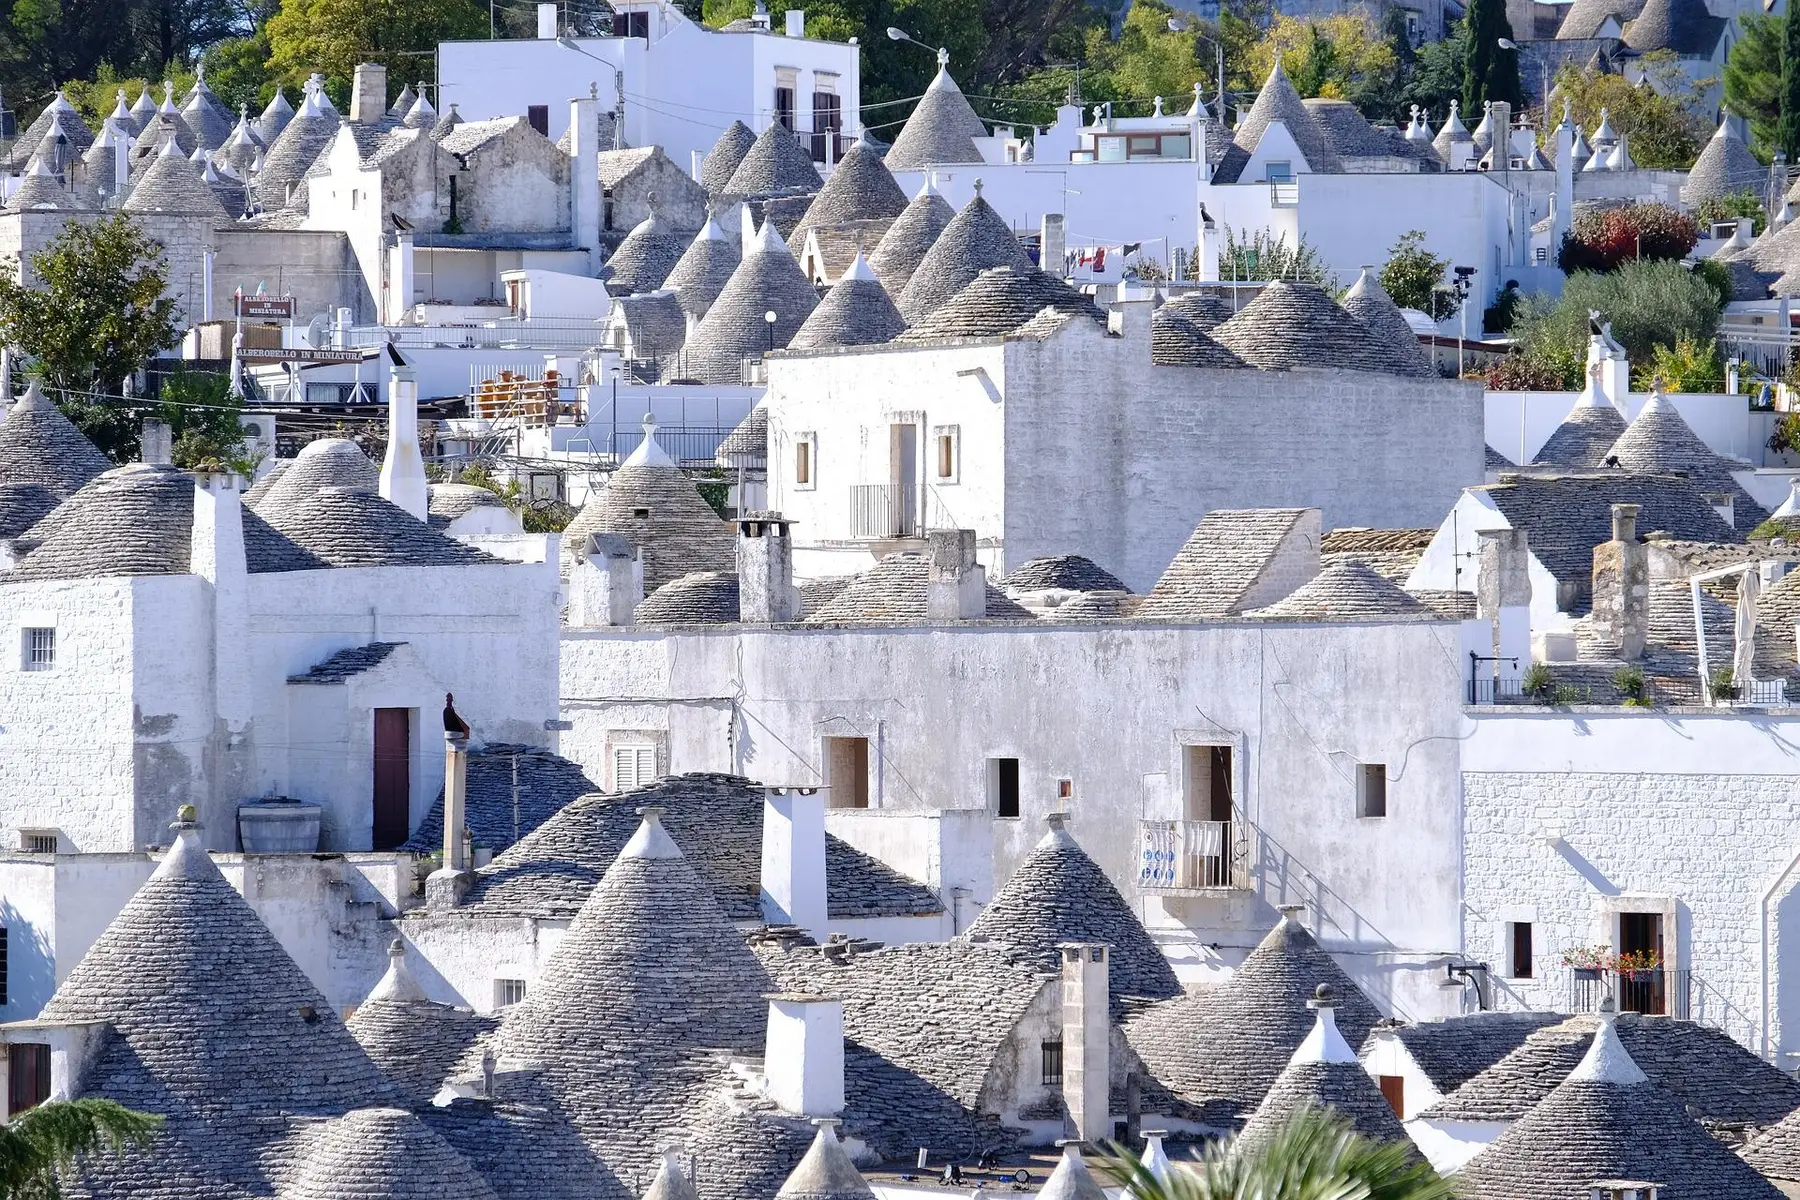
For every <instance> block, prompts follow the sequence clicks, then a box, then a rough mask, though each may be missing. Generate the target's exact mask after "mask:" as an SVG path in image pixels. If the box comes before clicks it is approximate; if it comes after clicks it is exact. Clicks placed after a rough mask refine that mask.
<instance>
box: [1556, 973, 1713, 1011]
mask: <svg viewBox="0 0 1800 1200" xmlns="http://www.w3.org/2000/svg"><path fill="white" fill-rule="evenodd" d="M1692 994H1693V974H1692V972H1690V971H1687V970H1676V969H1675V968H1673V967H1654V968H1651V969H1650V970H1646V971H1618V970H1613V969H1610V968H1603V967H1570V968H1569V1011H1570V1012H1577V1013H1591V1012H1599V1011H1600V1008H1601V1005H1602V1004H1604V1003H1605V1001H1606V1000H1607V999H1608V998H1611V1000H1612V1001H1613V1006H1614V1008H1615V1009H1616V1011H1618V1012H1630V1013H1644V1014H1646V1015H1648V1016H1655V1017H1674V1018H1675V1019H1676V1020H1679V1021H1686V1020H1690V1019H1692V1017H1691V1014H1692V1009H1693V1005H1692Z"/></svg>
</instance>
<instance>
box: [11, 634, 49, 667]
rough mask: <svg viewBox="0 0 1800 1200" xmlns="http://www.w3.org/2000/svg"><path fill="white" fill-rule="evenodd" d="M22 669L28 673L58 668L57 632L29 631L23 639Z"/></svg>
mask: <svg viewBox="0 0 1800 1200" xmlns="http://www.w3.org/2000/svg"><path fill="white" fill-rule="evenodd" d="M22 651H23V653H22V655H21V661H20V664H19V665H20V667H21V669H23V670H26V671H48V670H51V669H52V668H54V667H55V666H56V630H54V629H27V630H26V631H25V635H24V638H23V644H22Z"/></svg>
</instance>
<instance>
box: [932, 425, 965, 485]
mask: <svg viewBox="0 0 1800 1200" xmlns="http://www.w3.org/2000/svg"><path fill="white" fill-rule="evenodd" d="M931 446H932V460H933V462H932V466H933V474H934V475H935V476H936V477H937V482H939V483H956V482H958V481H960V480H961V478H962V429H961V427H960V426H957V425H939V426H936V427H935V428H933V429H932V431H931Z"/></svg>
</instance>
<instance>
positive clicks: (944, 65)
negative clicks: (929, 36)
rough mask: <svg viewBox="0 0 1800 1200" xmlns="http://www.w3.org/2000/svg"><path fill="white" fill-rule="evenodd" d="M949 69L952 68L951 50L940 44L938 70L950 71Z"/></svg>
mask: <svg viewBox="0 0 1800 1200" xmlns="http://www.w3.org/2000/svg"><path fill="white" fill-rule="evenodd" d="M949 69H950V51H949V50H948V49H947V48H945V47H943V46H939V47H938V70H940V71H948V70H949Z"/></svg>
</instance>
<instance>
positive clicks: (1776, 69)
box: [1725, 13, 1788, 162]
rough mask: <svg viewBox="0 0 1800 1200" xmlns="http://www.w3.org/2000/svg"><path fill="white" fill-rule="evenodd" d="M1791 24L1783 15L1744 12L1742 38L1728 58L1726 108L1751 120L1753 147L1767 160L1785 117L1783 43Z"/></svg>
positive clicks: (1732, 47) (1759, 155)
mask: <svg viewBox="0 0 1800 1200" xmlns="http://www.w3.org/2000/svg"><path fill="white" fill-rule="evenodd" d="M1787 24H1788V23H1787V21H1786V19H1785V18H1783V17H1772V16H1766V15H1764V14H1761V13H1744V14H1743V15H1742V16H1740V17H1738V40H1737V41H1736V42H1734V43H1732V46H1731V53H1730V54H1729V55H1727V56H1726V59H1725V107H1727V108H1729V109H1730V110H1731V111H1732V112H1734V113H1737V114H1739V115H1740V116H1742V117H1743V118H1744V119H1745V120H1747V121H1748V122H1749V123H1750V149H1751V151H1752V152H1754V153H1755V154H1756V156H1757V157H1758V158H1760V159H1762V160H1763V161H1764V162H1767V161H1768V160H1769V157H1770V156H1771V155H1772V154H1773V153H1774V152H1775V138H1776V126H1777V124H1778V123H1779V122H1780V120H1781V94H1782V93H1781V81H1782V75H1781V44H1782V42H1783V40H1784V39H1785V38H1786V36H1787Z"/></svg>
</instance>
